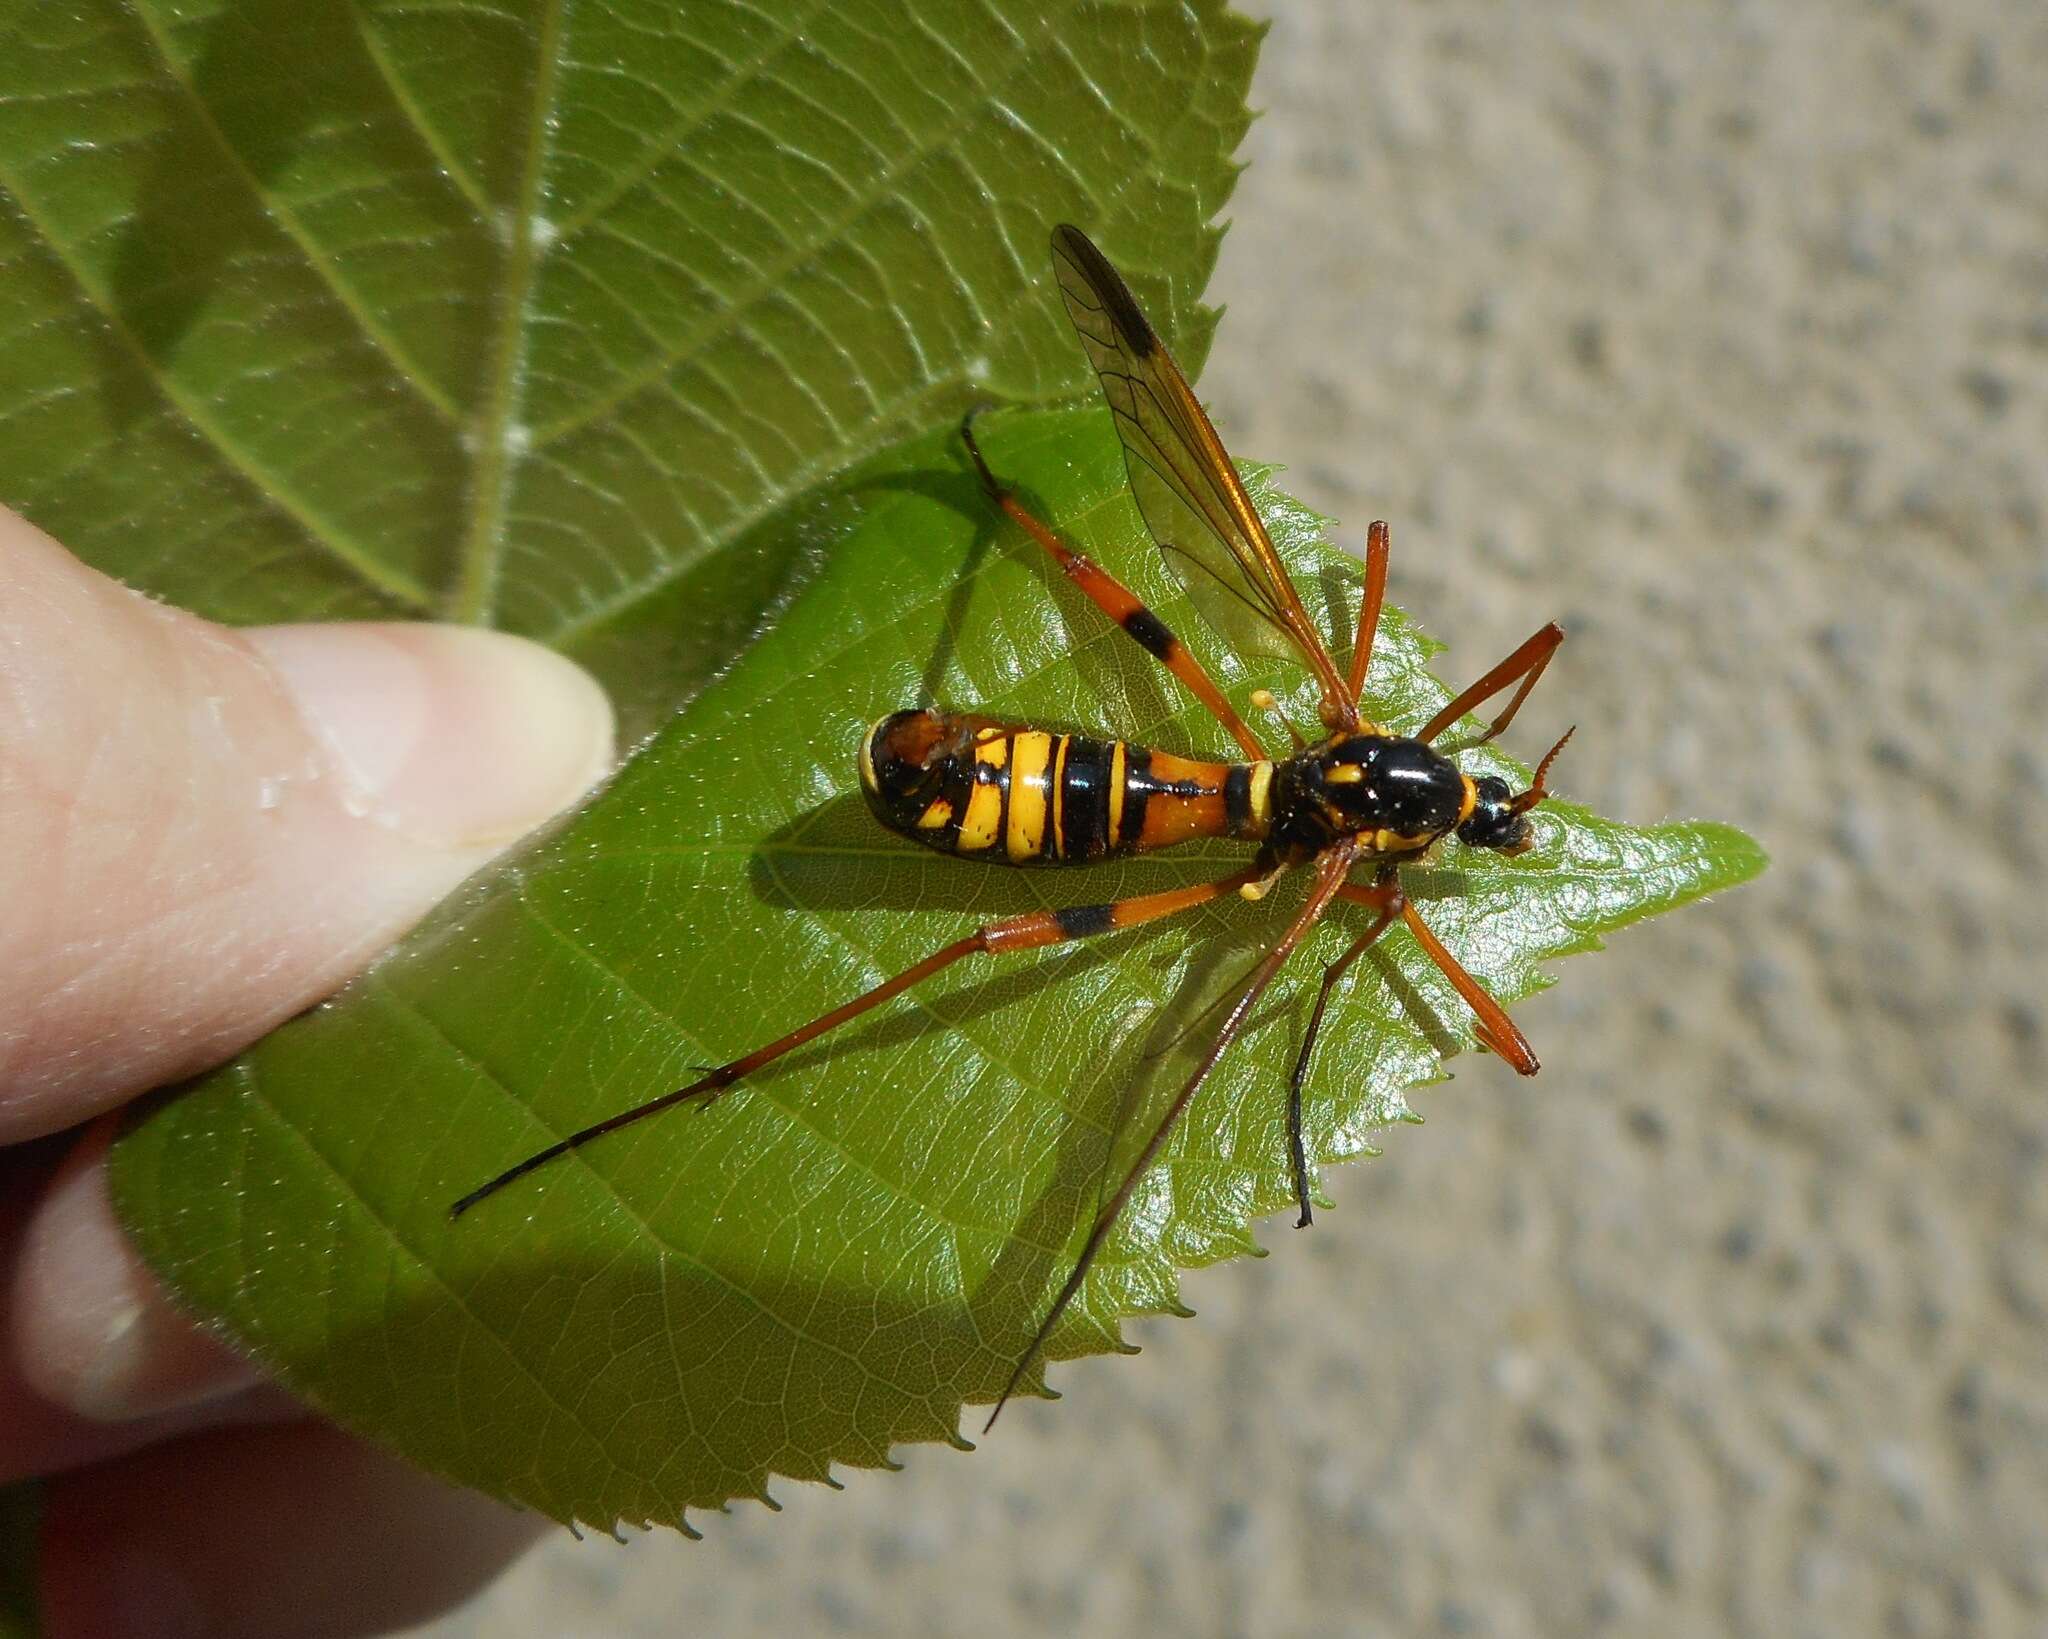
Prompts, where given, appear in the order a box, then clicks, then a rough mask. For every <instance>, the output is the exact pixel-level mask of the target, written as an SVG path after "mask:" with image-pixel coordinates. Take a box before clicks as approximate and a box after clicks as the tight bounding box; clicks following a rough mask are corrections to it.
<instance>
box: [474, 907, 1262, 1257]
mask: <svg viewBox="0 0 2048 1639" xmlns="http://www.w3.org/2000/svg"><path fill="white" fill-rule="evenodd" d="M1255 874H1256V873H1255V872H1253V871H1239V872H1237V873H1235V874H1234V875H1231V876H1227V877H1225V878H1223V880H1222V881H1220V882H1205V883H1202V884H1201V885H1199V886H1198V887H1193V888H1172V889H1169V890H1167V891H1166V892H1164V893H1150V894H1140V895H1137V896H1136V897H1135V898H1131V899H1116V900H1111V901H1110V902H1109V903H1107V904H1102V905H1073V906H1069V907H1068V908H1067V909H1065V910H1058V911H1033V912H1031V913H1030V914H1028V915H1025V916H1013V917H1011V918H1009V919H1008V920H1007V921H1003V922H991V923H989V924H988V925H987V926H986V927H982V928H977V929H976V930H975V931H974V932H973V933H970V934H969V935H968V936H967V937H966V938H964V939H956V940H954V941H953V943H952V944H950V945H947V946H945V947H944V948H943V949H940V950H936V951H933V952H932V954H931V955H929V956H927V957H926V958H925V959H924V960H923V961H921V962H914V963H912V964H911V965H910V966H909V967H907V968H905V969H904V970H903V971H902V972H901V973H899V974H897V975H896V976H895V977H894V978H891V979H885V980H883V981H882V982H881V983H880V984H878V985H876V986H875V987H874V988H873V989H871V990H866V991H863V992H862V993H861V994H860V995H858V996H856V997H854V999H853V1000H852V1001H850V1002H845V1003H843V1004H841V1005H840V1006H838V1007H835V1008H833V1009H832V1010H831V1011H830V1012H828V1013H821V1014H819V1015H818V1017H816V1018H815V1019H813V1020H811V1021H810V1023H808V1024H805V1025H800V1026H798V1027H797V1028H796V1029H795V1030H792V1031H791V1032H790V1033H789V1034H788V1035H786V1036H782V1037H779V1038H778V1039H777V1040H775V1041H772V1042H770V1043H769V1044H768V1045H767V1046H765V1047H757V1048H755V1049H754V1051H753V1052H751V1053H746V1054H743V1055H742V1056H741V1057H739V1058H736V1059H734V1060H732V1061H731V1062H730V1063H729V1064H721V1065H719V1066H718V1068H717V1069H715V1070H711V1071H708V1072H706V1073H705V1074H704V1075H702V1076H700V1077H698V1078H697V1080H695V1081H693V1082H691V1083H690V1084H689V1086H687V1087H678V1088H677V1089H676V1090H675V1091H674V1092H672V1093H664V1094H662V1095H661V1097H659V1098H654V1099H649V1100H648V1101H647V1102H646V1103H645V1104H636V1105H634V1106H633V1108H631V1109H630V1110H622V1111H620V1112H619V1113H618V1114H617V1115H613V1116H607V1117H606V1118H605V1119H604V1120H602V1121H598V1122H594V1123H592V1124H591V1125H590V1126H588V1127H585V1128H583V1129H582V1130H581V1131H580V1132H573V1133H571V1134H570V1135H569V1136H568V1137H567V1138H564V1139H560V1140H558V1141H557V1142H555V1143H553V1144H550V1145H548V1146H547V1148H546V1149H543V1150H538V1151H536V1152H535V1153H534V1154H532V1155H529V1156H528V1157H527V1158H526V1159H525V1160H523V1161H521V1162H519V1163H518V1164H517V1165H516V1166H511V1167H507V1168H506V1169H505V1170H504V1171H503V1172H501V1173H499V1174H498V1175H497V1177H495V1178H493V1179H491V1180H490V1182H488V1183H486V1184H483V1185H480V1186H479V1187H478V1188H476V1189H473V1190H471V1191H470V1192H469V1193H468V1194H467V1195H465V1196H463V1197H462V1199H461V1200H459V1201H457V1202H456V1203H455V1205H454V1206H453V1207H452V1208H450V1209H449V1216H450V1217H454V1218H459V1217H461V1216H462V1215H463V1213H465V1212H467V1211H468V1210H469V1209H470V1208H471V1207H473V1206H475V1205H476V1204H477V1203H478V1202H479V1201H481V1200H484V1199H485V1198H486V1197H488V1196H491V1195H495V1194H497V1192H498V1191H499V1190H501V1189H503V1188H504V1187H505V1186H506V1185H507V1184H509V1183H511V1182H513V1181H514V1180H515V1179H518V1178H523V1177H525V1176H526V1175H527V1174H528V1173H529V1172H532V1171H533V1170H534V1169H535V1168H536V1167H543V1166H546V1165H547V1164H548V1162H550V1161H553V1160H556V1159H558V1158H559V1157H561V1156H564V1155H567V1154H568V1153H569V1152H570V1151H571V1150H576V1149H581V1148H582V1147H583V1146H584V1145H585V1144H588V1143H589V1142H591V1140H592V1139H596V1138H602V1137H604V1136H605V1134H607V1133H613V1132H617V1131H618V1130H619V1129H620V1128H621V1127H630V1126H632V1125H633V1124H634V1123H635V1122H638V1121H644V1120H646V1119H647V1118H648V1117H649V1116H651V1115H658V1114H660V1113H661V1112H662V1111H663V1110H666V1109H669V1108H670V1107H671V1106H673V1105H677V1104H681V1103H684V1102H686V1101H688V1100H691V1099H697V1100H700V1101H702V1102H705V1103H709V1102H710V1101H711V1100H712V1099H714V1098H717V1097H718V1096H719V1094H721V1093H723V1092H724V1091H725V1090H726V1089H727V1088H728V1087H730V1086H732V1084H733V1083H734V1082H736V1081H738V1080H739V1079H740V1078H741V1077H743V1076H748V1075H751V1074H753V1072H754V1071H756V1070H759V1069H760V1068H762V1067H763V1066H764V1065H768V1064H773V1063H774V1062H775V1061H776V1060H777V1059H779V1058H781V1057H782V1055H783V1054H785V1053H787V1052H789V1051H791V1050H792V1049H794V1048H798V1047H801V1046H803V1045H804V1043H805V1042H808V1041H815V1040H817V1038H818V1037H820V1036H822V1035H824V1034H825V1033H826V1032H827V1031H829V1030H837V1029H838V1028H839V1027H840V1026H841V1025H842V1024H849V1023H851V1022H852V1021H853V1020H855V1019H857V1018H859V1017H860V1016H861V1015H862V1014H863V1013H866V1012H868V1011H869V1010H870V1009H872V1008H876V1007H880V1006H881V1005H882V1003H884V1002H886V1001H888V1000H890V999H891V998H892V997H895V996H900V995H901V994H902V993H903V992H904V991H906V990H908V989H909V988H910V987H911V986H912V985H915V984H919V983H922V982H923V981H924V980H926V979H929V978H931V977H932V975H934V974H936V973H943V972H945V970H946V969H947V968H949V967H951V966H952V965H953V964H954V963H955V962H960V961H964V960H965V959H966V958H968V957H969V956H983V955H989V956H995V955H1002V954H1005V953H1007V952H1010V951H1019V950H1040V949H1043V948H1044V947H1046V946H1048V945H1060V944H1065V943H1067V942H1068V941H1070V940H1074V939H1086V938H1089V937H1090V936H1092V935H1094V934H1098V933H1110V932H1113V931H1115V930H1116V929H1118V928H1134V927H1136V926H1138V925H1139V924H1140V923H1142V922H1151V921H1156V920H1157V919H1158V918H1160V917H1162V916H1173V915H1176V914H1178V913H1179V912H1181V911H1187V910H1193V909H1194V908H1195V907H1196V906H1197V905H1206V904H1208V903H1209V901H1210V900H1212V899H1217V898H1220V897H1221V896H1223V895H1224V894H1227V893H1231V892H1233V891H1235V890H1236V889H1238V888H1240V887H1242V886H1243V885H1244V884H1245V883H1246V882H1249V881H1250V880H1252V878H1253V877H1254V875H1255Z"/></svg>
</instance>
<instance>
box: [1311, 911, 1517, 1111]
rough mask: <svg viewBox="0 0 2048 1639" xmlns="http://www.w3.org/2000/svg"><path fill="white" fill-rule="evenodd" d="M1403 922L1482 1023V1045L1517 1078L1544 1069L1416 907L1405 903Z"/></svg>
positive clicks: (1503, 1014) (1507, 1020)
mask: <svg viewBox="0 0 2048 1639" xmlns="http://www.w3.org/2000/svg"><path fill="white" fill-rule="evenodd" d="M1371 892H1372V890H1371V889H1367V888H1361V889H1359V890H1358V891H1357V892H1356V893H1353V894H1347V895H1346V896H1345V897H1346V898H1353V899H1358V900H1360V901H1361V902H1364V903H1371V901H1370V900H1369V899H1368V898H1367V895H1369V894H1370V893H1371ZM1400 911H1401V920H1402V921H1404V922H1406V923H1407V924H1408V931H1409V932H1410V933H1412V934H1414V935H1415V942H1416V943H1417V944H1418V945H1420V946H1421V947H1422V949H1423V954H1425V955H1426V956H1428V958H1429V959H1430V960H1431V961H1432V962H1434V963H1436V965H1437V966H1438V967H1440V968H1442V969H1443V974H1444V977H1445V978H1446V979H1448V980H1450V981H1451V984H1452V986H1453V988H1455V989H1456V990H1457V992H1458V994H1459V995H1460V996H1462V997H1464V998H1465V1005H1466V1006H1467V1007H1469V1008H1471V1009H1472V1013H1473V1016H1474V1017H1475V1018H1476V1019H1477V1020H1478V1022H1479V1041H1480V1045H1481V1046H1483V1047H1485V1048H1486V1049H1487V1050H1488V1051H1489V1052H1491V1053H1494V1054H1497V1055H1498V1056H1499V1057H1501V1058H1504V1059H1506V1060H1507V1061H1508V1063H1509V1064H1511V1065H1513V1066H1514V1069H1515V1073H1516V1074H1517V1075H1524V1076H1533V1075H1534V1074H1535V1073H1536V1072H1537V1070H1539V1069H1540V1068H1541V1066H1540V1065H1539V1064H1538V1063H1537V1062H1536V1053H1535V1050H1534V1049H1533V1048H1531V1047H1530V1045H1529V1039H1528V1037H1526V1036H1524V1035H1523V1034H1522V1032H1521V1031H1520V1030H1518V1029H1516V1028H1515V1021H1514V1020H1513V1019H1511V1018H1509V1017H1508V1015H1507V1010H1506V1009H1505V1008H1504V1007H1502V1006H1501V1005H1500V1003H1499V1002H1497V1001H1495V1000H1494V999H1493V998H1492V997H1491V996H1489V995H1487V993H1486V992H1485V991H1484V990H1482V989H1481V988H1480V985H1479V981H1478V980H1477V979H1475V978H1473V977H1472V975H1471V974H1469V973H1467V972H1466V971H1465V970H1464V969H1463V968H1462V967H1460V966H1459V965H1458V959H1457V957H1455V956H1453V955H1452V954H1451V953H1450V952H1449V951H1447V950H1445V949H1444V947H1443V942H1442V941H1441V940H1439V939H1438V938H1437V936H1436V935H1435V934H1433V933H1431V932H1430V931H1429V924H1428V923H1427V922H1425V921H1423V920H1422V918H1421V917H1420V916H1418V915H1417V914H1416V911H1415V907H1414V906H1413V905H1411V904H1409V903H1407V902H1406V901H1405V900H1403V901H1402V903H1401V907H1400Z"/></svg>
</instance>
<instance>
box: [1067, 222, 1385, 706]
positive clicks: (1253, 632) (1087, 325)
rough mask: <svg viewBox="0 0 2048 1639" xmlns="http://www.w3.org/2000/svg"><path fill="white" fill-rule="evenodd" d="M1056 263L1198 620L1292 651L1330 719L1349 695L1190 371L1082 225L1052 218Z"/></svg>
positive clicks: (1142, 508)
mask: <svg viewBox="0 0 2048 1639" xmlns="http://www.w3.org/2000/svg"><path fill="white" fill-rule="evenodd" d="M1052 261H1053V271H1054V273H1055V274H1056V275H1057V276H1058V279H1059V285H1060V294H1061V295H1062V296H1064V297H1065V298H1066V303H1067V316H1068V317H1069V318H1071V319H1072V320H1073V322H1074V329H1075V331H1076V332H1077V333H1078V334H1079V336H1080V338H1081V345H1082V346H1083V347H1084V348H1085V349H1086V350H1087V353H1088V360H1089V362H1090V363H1091V364H1093V365H1094V366H1095V373H1096V375H1097V376H1098V377H1099V378H1100V379H1101V382H1102V393H1103V397H1104V398H1106V399H1107V400H1108V401H1109V408H1110V411H1111V414H1112V415H1113V416H1114V417H1115V420H1116V430H1117V436H1118V437H1119V438H1120V439H1121V440H1122V441H1123V446H1124V465H1125V467H1126V469H1127V470H1128V472H1129V474H1130V480H1131V492H1132V494H1133V495H1134V496H1135V497H1136V498H1137V502H1138V510H1139V512H1140V513H1142V514H1143V516H1144V519H1145V527H1146V528H1147V529H1149V530H1150V531H1151V532H1152V538H1153V539H1154V540H1155V541H1157V542H1158V543H1159V550H1160V551H1161V552H1162V553H1163V554H1164V555H1165V557H1166V561H1167V562H1168V563H1169V564H1170V565H1172V567H1173V570H1174V573H1175V574H1176V575H1178V576H1179V577H1180V579H1181V580H1182V582H1183V583H1185V584H1186V586H1187V588H1188V592H1189V594H1190V596H1192V597H1193V599H1194V600H1195V607H1196V608H1197V609H1199V610H1200V611H1201V613H1202V618H1203V619H1204V620H1206V621H1208V623H1209V624H1210V625H1211V626H1213V627H1215V628H1216V630H1217V631H1218V632H1219V633H1220V634H1221V635H1222V636H1223V637H1224V638H1225V639H1227V640H1228V641H1229V642H1231V643H1232V644H1234V645H1235V646H1236V647H1237V648H1238V649H1239V650H1240V651H1241V652H1245V653H1270V652H1273V651H1274V650H1275V649H1276V648H1277V649H1278V650H1279V651H1280V652H1282V653H1285V652H1289V651H1291V652H1293V653H1294V654H1295V655H1297V656H1298V657H1299V658H1300V659H1301V660H1302V662H1303V663H1304V664H1305V665H1307V667H1308V668H1309V670H1310V671H1311V672H1313V673H1314V674H1315V678H1316V682H1317V684H1318V685H1319V686H1320V687H1321V689H1322V692H1323V703H1324V716H1325V718H1326V719H1330V718H1331V717H1332V713H1333V712H1334V711H1335V710H1336V709H1337V707H1338V705H1339V703H1341V702H1346V701H1348V699H1349V696H1348V693H1347V691H1346V689H1345V687H1344V683H1343V681H1342V679H1341V678H1340V677H1339V676H1338V674H1337V668H1336V666H1335V665H1334V664H1333V663H1332V662H1331V659H1330V654H1329V651H1328V650H1327V649H1325V648H1324V647H1323V641H1322V638H1321V637H1320V636H1319V635H1318V634H1317V632H1316V628H1315V623H1314V622H1313V621H1311V620H1310V619H1309V617H1308V612H1307V611H1306V610H1305V609H1304V608H1303V607H1302V604H1301V598H1300V595H1299V594H1298V593H1296V591H1295V590H1294V583H1293V582H1292V581H1291V580H1289V579H1288V577H1287V571H1286V569H1285V567H1284V566H1283V565H1282V564H1281V562H1280V556H1279V554H1278V553H1277V552H1275V551H1274V550H1273V542H1272V538H1271V537H1270V536H1268V535H1267V533H1266V526H1265V524H1264V523H1262V522H1261V521H1260V519H1259V514H1258V512H1257V510H1256V509H1255V508H1254V507H1253V506H1252V503H1251V497H1250V496H1248V495H1246V494H1245V491H1244V485H1243V484H1242V483H1241V482H1239V480H1238V476H1237V469H1236V468H1235V467H1234V466H1232V465H1231V461H1230V456H1229V454H1228V452H1226V451H1225V450H1224V448H1223V442H1222V440H1221V439H1219V438H1218V437H1217V436H1216V429H1215V428H1214V427H1213V426H1211V425H1210V423H1209V417H1208V415H1207V413H1206V412H1205V411H1204V410H1203V409H1202V406H1201V404H1200V402H1199V401H1198V400H1197V399H1196V397H1195V395H1194V392H1193V390H1192V389H1191V388H1190V387H1189V386H1188V383H1187V378H1186V377H1185V376H1183V375H1182V374H1181V373H1180V367H1179V366H1178V365H1176V364H1175V363H1174V362H1173V358H1172V356H1171V355H1170V354H1169V353H1168V352H1167V351H1166V347H1165V345H1164V344H1163V343H1162V342H1161V341H1160V339H1159V337H1158V336H1157V334H1155V333H1154V331H1153V329H1152V326H1151V325H1150V324H1149V323H1147V322H1146V319H1145V315H1144V314H1143V313H1142V312H1141V311H1140V310H1139V308H1138V304H1137V301H1136V299H1135V298H1134V297H1133V296H1132V295H1131V292H1130V287H1129V286H1128V285H1126V284H1125V283H1124V281H1123V279H1122V277H1121V276H1120V275H1119V274H1118V273H1117V271H1116V269H1115V268H1113V267H1111V266H1110V264H1109V259H1108V258H1107V257H1106V256H1104V255H1103V254H1102V252H1101V251H1099V250H1097V249H1096V248H1095V246H1094V244H1093V242H1091V241H1090V240H1089V238H1088V236H1087V235H1086V234H1084V233H1082V232H1081V231H1080V230H1079V229H1078V228H1071V227H1066V226H1061V227H1058V228H1055V229H1054V230H1053V235H1052Z"/></svg>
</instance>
